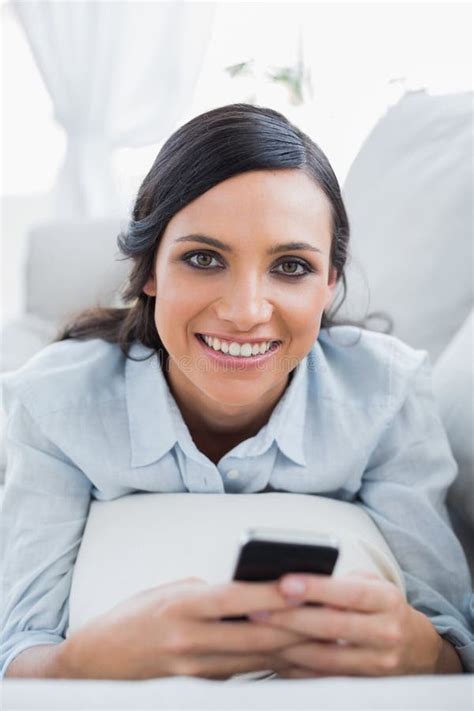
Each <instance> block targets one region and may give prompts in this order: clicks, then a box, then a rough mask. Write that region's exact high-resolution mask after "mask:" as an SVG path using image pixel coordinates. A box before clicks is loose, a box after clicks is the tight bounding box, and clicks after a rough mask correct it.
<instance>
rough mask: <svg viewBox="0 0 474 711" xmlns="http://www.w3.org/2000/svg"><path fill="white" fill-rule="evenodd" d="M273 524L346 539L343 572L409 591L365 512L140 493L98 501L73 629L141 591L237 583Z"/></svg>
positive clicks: (77, 572)
mask: <svg viewBox="0 0 474 711" xmlns="http://www.w3.org/2000/svg"><path fill="white" fill-rule="evenodd" d="M257 526H265V527H266V526H268V527H278V528H281V529H300V530H301V529H302V530H306V531H312V532H321V533H322V532H327V533H330V534H332V535H335V536H336V537H337V538H338V539H339V540H340V542H341V552H340V556H339V560H338V563H337V565H336V569H335V575H340V574H342V573H345V572H349V571H351V570H358V571H362V570H366V571H369V572H375V573H376V574H379V575H381V576H382V577H384V578H386V579H388V580H391V581H392V582H394V583H395V584H396V585H397V586H398V588H399V589H400V590H402V591H403V592H404V591H405V588H404V581H403V575H402V572H401V571H400V568H399V567H398V564H397V562H396V560H395V558H394V557H393V555H392V553H391V551H390V549H389V548H388V546H387V544H386V542H385V540H384V538H383V537H382V534H381V533H380V532H379V530H378V528H377V527H376V526H375V524H374V523H373V521H372V519H371V518H370V517H369V516H368V514H366V513H365V512H364V511H362V510H361V509H360V508H358V507H356V506H354V505H353V504H349V503H346V502H341V501H336V500H333V499H328V498H327V497H320V496H313V495H308V494H294V493H283V492H270V493H265V494H263V493H262V494H191V493H186V494H183V493H180V494H161V493H160V494H133V495H130V496H125V497H122V498H120V499H116V500H115V501H108V502H103V501H94V502H93V503H92V505H91V508H90V513H89V518H88V521H87V524H86V528H85V531H84V535H83V539H82V543H81V547H80V550H79V555H78V558H77V561H76V565H75V568H74V574H73V580H72V587H71V593H70V598H69V630H68V634H69V632H72V631H74V630H75V629H77V628H78V627H80V626H81V625H82V624H84V623H85V622H87V621H88V620H89V619H91V618H93V617H95V616H96V615H99V614H101V613H103V612H105V611H107V610H108V609H110V608H111V607H113V606H114V605H115V604H117V603H118V602H120V601H122V600H124V599H126V598H127V597H129V596H131V595H133V594H134V593H136V592H139V591H140V590H144V589H147V588H150V587H153V586H155V585H160V584H163V583H166V582H170V581H173V580H179V579H181V578H185V577H189V576H198V577H201V578H204V579H205V580H207V581H208V582H209V583H218V582H226V581H229V580H230V579H231V577H232V573H233V569H234V564H235V562H236V557H237V550H238V543H239V538H240V534H241V532H242V531H244V530H245V529H246V528H248V527H257Z"/></svg>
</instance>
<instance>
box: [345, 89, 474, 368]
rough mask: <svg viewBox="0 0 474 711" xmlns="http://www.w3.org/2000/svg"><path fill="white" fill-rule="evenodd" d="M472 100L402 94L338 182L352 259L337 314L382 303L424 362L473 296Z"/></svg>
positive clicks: (435, 353)
mask: <svg viewBox="0 0 474 711" xmlns="http://www.w3.org/2000/svg"><path fill="white" fill-rule="evenodd" d="M472 99H473V94H472V92H471V93H463V94H461V93H460V94H452V95H447V96H430V95H429V94H427V93H426V92H425V91H416V92H409V93H407V94H406V95H405V96H404V97H403V98H402V99H401V100H400V101H399V102H398V103H397V104H396V105H395V106H393V107H391V108H390V109H389V110H388V111H387V113H386V114H385V115H384V116H383V117H382V118H381V119H380V121H379V122H378V123H377V125H376V126H375V128H374V129H373V130H372V132H371V133H370V135H369V136H368V138H367V139H366V141H365V143H364V144H363V146H362V147H361V149H360V151H359V153H358V154H357V157H356V158H355V160H354V163H353V164H352V166H351V168H350V171H349V173H348V176H347V179H346V181H345V185H344V189H343V197H344V199H345V202H346V207H347V211H348V214H349V220H350V223H351V229H352V237H351V245H352V246H351V251H352V252H353V255H354V263H353V264H352V265H351V266H350V267H348V302H347V306H346V307H345V309H344V308H343V309H342V310H341V313H345V312H346V313H347V312H348V313H349V315H353V316H355V317H358V316H360V315H364V314H365V311H366V310H369V311H379V310H383V311H386V312H388V313H389V314H390V315H391V316H392V317H393V319H394V322H395V324H394V334H395V335H396V336H398V337H399V338H401V339H402V340H404V341H406V342H407V343H409V344H410V345H411V346H413V347H415V348H426V349H427V350H428V351H429V353H430V356H431V359H432V362H435V361H436V358H437V356H438V355H439V353H441V351H442V350H443V349H444V348H445V347H446V345H447V344H448V343H449V342H450V340H451V338H452V337H453V336H454V334H455V333H456V331H457V330H458V328H459V327H460V325H461V324H462V322H463V321H464V319H465V318H466V317H467V315H468V314H469V312H470V310H471V307H472V301H473V296H474V280H473V278H472V234H473V212H472V183H473V161H472V138H473V130H472V127H473V116H472V114H473V101H472ZM361 269H362V274H365V277H366V279H367V281H368V286H369V295H368V294H367V288H366V285H365V283H364V281H363V279H362V275H361ZM368 296H370V303H368Z"/></svg>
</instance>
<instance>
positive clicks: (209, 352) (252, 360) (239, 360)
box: [195, 333, 281, 370]
mask: <svg viewBox="0 0 474 711" xmlns="http://www.w3.org/2000/svg"><path fill="white" fill-rule="evenodd" d="M195 336H196V339H197V341H198V343H199V345H200V346H201V348H202V349H203V351H204V353H205V354H206V356H208V357H209V358H211V359H212V360H213V361H214V362H215V363H217V364H219V363H221V364H222V365H225V364H227V365H233V366H238V368H239V370H240V369H242V370H244V369H246V368H252V367H254V366H256V365H260V364H261V363H264V362H265V361H266V360H269V359H270V358H272V357H273V355H274V354H275V353H276V351H278V350H279V348H280V346H281V342H275V343H274V344H273V345H272V346H271V348H270V349H269V350H268V351H266V352H265V353H258V354H257V355H251V356H232V355H229V354H228V353H223V352H222V351H215V350H214V348H211V346H208V345H207V343H206V342H205V341H204V340H203V338H202V336H201V335H200V334H199V333H196V334H195Z"/></svg>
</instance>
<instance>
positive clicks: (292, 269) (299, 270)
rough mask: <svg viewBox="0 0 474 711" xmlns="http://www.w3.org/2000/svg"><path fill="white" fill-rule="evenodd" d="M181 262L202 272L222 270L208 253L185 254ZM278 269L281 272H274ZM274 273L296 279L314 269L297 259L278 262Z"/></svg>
mask: <svg viewBox="0 0 474 711" xmlns="http://www.w3.org/2000/svg"><path fill="white" fill-rule="evenodd" d="M182 260H183V261H184V262H186V263H187V264H189V265H190V266H191V267H193V268H194V269H202V270H204V271H213V270H215V269H223V268H224V267H223V266H222V264H221V263H220V262H219V260H218V259H216V257H215V256H214V255H213V254H209V253H208V252H193V253H191V254H185V255H184V256H183V257H182ZM213 262H214V264H213ZM280 269H281V271H276V270H280ZM274 271H276V274H278V275H279V276H284V277H290V278H292V279H297V278H298V277H303V276H305V275H306V274H309V273H310V272H312V271H314V269H312V268H311V267H310V266H309V265H308V264H306V263H305V262H302V261H300V260H299V259H286V260H285V261H283V262H280V264H277V266H276V268H275V270H274Z"/></svg>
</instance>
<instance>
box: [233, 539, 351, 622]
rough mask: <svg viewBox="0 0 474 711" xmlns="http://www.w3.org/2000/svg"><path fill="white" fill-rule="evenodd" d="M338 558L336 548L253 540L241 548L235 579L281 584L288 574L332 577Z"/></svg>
mask: <svg viewBox="0 0 474 711" xmlns="http://www.w3.org/2000/svg"><path fill="white" fill-rule="evenodd" d="M338 555H339V548H338V547H337V546H336V545H329V544H328V545H326V544H314V543H303V542H294V541H293V542H290V541H287V542H285V541H281V540H280V541H274V540H273V541H272V540H259V539H258V540H256V539H252V538H250V540H248V541H247V542H246V543H244V544H243V545H242V546H241V548H240V553H239V557H238V560H237V565H236V567H235V571H234V575H233V579H234V580H243V581H247V582H264V581H272V580H279V578H281V577H282V576H283V575H286V574H287V573H314V574H319V575H331V574H332V572H333V570H334V566H335V565H336V561H337V558H338ZM305 604H307V605H314V603H305ZM221 619H222V620H223V621H228V622H238V621H242V620H247V619H248V618H247V616H246V615H243V616H236V617H223V618H221Z"/></svg>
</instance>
